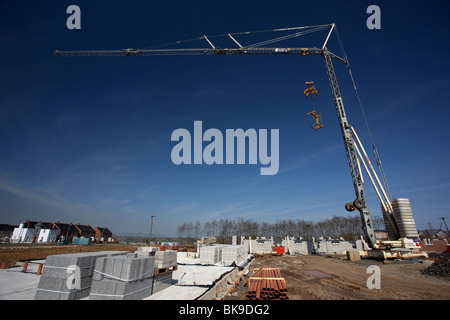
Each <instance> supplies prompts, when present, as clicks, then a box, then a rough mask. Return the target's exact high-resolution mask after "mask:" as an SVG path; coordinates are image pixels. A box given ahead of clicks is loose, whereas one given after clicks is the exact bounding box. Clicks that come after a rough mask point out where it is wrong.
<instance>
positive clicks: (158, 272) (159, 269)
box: [154, 265, 178, 276]
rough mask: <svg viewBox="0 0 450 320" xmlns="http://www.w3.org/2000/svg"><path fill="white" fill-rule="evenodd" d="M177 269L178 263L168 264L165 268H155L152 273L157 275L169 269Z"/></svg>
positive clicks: (169, 270)
mask: <svg viewBox="0 0 450 320" xmlns="http://www.w3.org/2000/svg"><path fill="white" fill-rule="evenodd" d="M177 269H178V265H176V266H170V267H167V268H155V272H154V275H155V276H156V275H158V274H163V273H167V272H171V271H176V270H177Z"/></svg>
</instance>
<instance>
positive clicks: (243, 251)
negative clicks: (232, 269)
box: [222, 244, 248, 266]
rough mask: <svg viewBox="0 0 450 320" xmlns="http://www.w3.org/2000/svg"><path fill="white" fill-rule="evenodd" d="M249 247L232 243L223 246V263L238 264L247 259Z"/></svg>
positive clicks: (226, 264) (228, 264) (227, 264)
mask: <svg viewBox="0 0 450 320" xmlns="http://www.w3.org/2000/svg"><path fill="white" fill-rule="evenodd" d="M247 256H248V248H247V246H246V245H242V244H241V245H231V246H226V247H223V248H222V263H223V265H225V266H231V265H233V264H236V265H238V264H239V263H241V262H242V261H244V260H246V259H247Z"/></svg>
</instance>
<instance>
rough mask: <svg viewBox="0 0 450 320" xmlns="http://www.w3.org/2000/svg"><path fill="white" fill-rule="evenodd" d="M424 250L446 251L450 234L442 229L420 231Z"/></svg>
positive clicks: (449, 241)
mask: <svg viewBox="0 0 450 320" xmlns="http://www.w3.org/2000/svg"><path fill="white" fill-rule="evenodd" d="M419 238H420V246H421V247H422V251H431V252H444V251H446V250H447V247H448V245H449V243H450V236H449V234H448V233H447V232H446V231H443V230H442V229H425V230H420V231H419Z"/></svg>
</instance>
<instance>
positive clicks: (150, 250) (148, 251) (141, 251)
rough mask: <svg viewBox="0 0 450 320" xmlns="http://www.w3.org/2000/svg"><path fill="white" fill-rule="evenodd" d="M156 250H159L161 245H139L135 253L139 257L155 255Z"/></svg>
mask: <svg viewBox="0 0 450 320" xmlns="http://www.w3.org/2000/svg"><path fill="white" fill-rule="evenodd" d="M156 251H159V247H139V248H138V249H137V250H136V251H135V252H134V253H136V254H137V255H138V257H153V256H155V252H156Z"/></svg>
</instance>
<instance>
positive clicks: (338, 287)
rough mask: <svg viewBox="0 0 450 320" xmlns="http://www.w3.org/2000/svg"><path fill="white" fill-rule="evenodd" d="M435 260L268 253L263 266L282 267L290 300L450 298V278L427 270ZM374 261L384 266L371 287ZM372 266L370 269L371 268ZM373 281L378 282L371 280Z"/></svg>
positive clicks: (258, 264) (258, 263)
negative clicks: (356, 259) (425, 271)
mask: <svg viewBox="0 0 450 320" xmlns="http://www.w3.org/2000/svg"><path fill="white" fill-rule="evenodd" d="M431 262H432V261H428V262H426V261H423V262H419V261H418V260H415V261H405V260H388V261H385V262H381V261H376V260H370V259H363V260H360V261H349V260H344V259H342V258H341V257H336V256H334V257H332V256H315V255H311V256H265V257H259V258H257V259H256V261H255V265H254V270H257V268H259V267H268V268H279V269H280V272H281V275H282V277H284V278H285V281H286V286H287V288H288V296H289V299H290V300H380V299H381V300H392V299H400V300H448V299H450V280H449V278H440V277H435V276H430V275H426V274H423V273H422V272H421V270H424V269H425V268H427V267H428V266H430V264H431ZM371 265H375V266H378V267H379V268H380V269H379V270H380V282H379V283H380V289H369V288H368V287H367V284H366V282H367V280H368V278H369V277H370V276H372V275H373V273H372V272H370V273H367V271H368V267H369V266H371ZM369 270H370V269H369ZM370 283H372V284H373V283H374V282H373V281H370Z"/></svg>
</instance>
